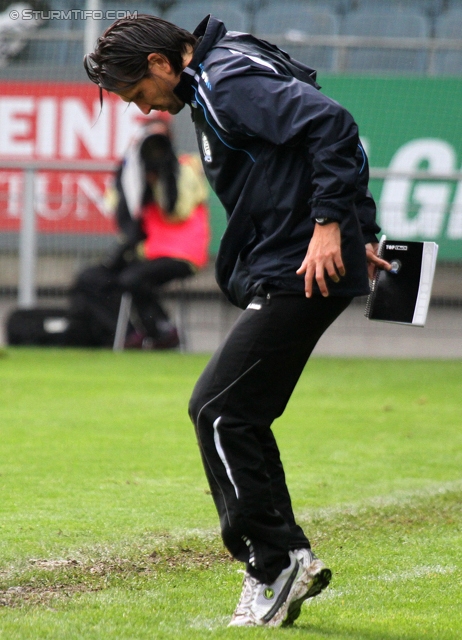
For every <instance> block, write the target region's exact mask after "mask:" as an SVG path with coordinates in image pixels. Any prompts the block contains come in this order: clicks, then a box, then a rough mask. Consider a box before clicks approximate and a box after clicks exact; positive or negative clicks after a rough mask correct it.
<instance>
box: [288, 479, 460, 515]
mask: <svg viewBox="0 0 462 640" xmlns="http://www.w3.org/2000/svg"><path fill="white" fill-rule="evenodd" d="M454 491H462V479H461V480H453V481H451V482H443V483H436V482H432V483H429V484H427V485H426V486H425V487H421V488H419V489H405V490H398V491H393V492H392V493H389V494H387V495H384V496H372V497H371V498H366V499H365V500H361V501H359V502H350V503H343V504H339V505H335V506H333V507H321V508H316V509H310V510H305V511H302V512H298V513H297V514H296V515H297V517H298V518H299V519H301V520H305V521H306V520H315V519H318V518H322V519H324V520H330V519H334V518H336V517H338V516H340V515H357V514H359V513H361V512H363V511H365V510H367V509H370V508H371V507H372V508H381V507H396V506H400V505H406V504H409V503H412V502H415V501H419V500H425V499H427V498H433V497H435V496H442V495H444V494H446V493H452V492H454Z"/></svg>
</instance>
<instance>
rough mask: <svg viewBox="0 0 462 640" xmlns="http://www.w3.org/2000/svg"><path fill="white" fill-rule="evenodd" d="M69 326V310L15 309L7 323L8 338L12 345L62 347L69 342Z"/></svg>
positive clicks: (52, 308)
mask: <svg viewBox="0 0 462 640" xmlns="http://www.w3.org/2000/svg"><path fill="white" fill-rule="evenodd" d="M69 325H70V319H69V313H68V311H67V309H61V308H54V307H50V308H36V309H15V310H14V311H12V312H11V313H10V315H9V316H8V319H7V322H6V338H7V342H8V344H10V345H37V346H46V347H62V346H65V345H66V344H67V341H68V336H67V331H68V328H69Z"/></svg>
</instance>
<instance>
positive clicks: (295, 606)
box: [283, 549, 332, 627]
mask: <svg viewBox="0 0 462 640" xmlns="http://www.w3.org/2000/svg"><path fill="white" fill-rule="evenodd" d="M293 554H294V555H295V557H296V558H297V560H298V561H299V563H300V564H301V565H303V567H304V568H305V571H306V573H307V580H308V581H307V590H306V592H305V593H304V594H303V595H302V596H301V597H300V598H298V599H295V598H294V599H293V600H292V602H291V603H290V605H289V609H288V612H287V616H286V618H285V619H284V622H283V626H284V627H286V626H288V625H290V624H293V622H294V621H295V620H296V619H297V618H298V616H299V615H300V613H301V610H302V604H303V602H304V601H305V600H308V598H314V597H315V596H317V595H319V594H320V593H321V591H323V590H324V589H325V588H326V587H327V586H328V585H329V582H330V581H331V578H332V571H331V570H330V569H328V568H327V567H326V565H325V564H324V562H323V561H322V560H319V558H317V557H316V556H315V554H314V553H313V552H312V551H311V549H295V551H294V552H293Z"/></svg>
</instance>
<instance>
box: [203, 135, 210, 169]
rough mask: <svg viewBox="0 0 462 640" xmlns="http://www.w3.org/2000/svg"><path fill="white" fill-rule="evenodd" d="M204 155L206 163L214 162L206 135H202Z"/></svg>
mask: <svg viewBox="0 0 462 640" xmlns="http://www.w3.org/2000/svg"><path fill="white" fill-rule="evenodd" d="M201 140H202V154H203V156H204V162H212V150H211V148H210V142H209V139H208V138H207V136H206V135H205V133H202V137H201Z"/></svg>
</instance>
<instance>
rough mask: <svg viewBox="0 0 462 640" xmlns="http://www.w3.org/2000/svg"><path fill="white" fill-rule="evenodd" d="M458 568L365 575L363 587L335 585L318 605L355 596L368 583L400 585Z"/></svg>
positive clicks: (418, 568)
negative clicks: (338, 586) (400, 583)
mask: <svg viewBox="0 0 462 640" xmlns="http://www.w3.org/2000/svg"><path fill="white" fill-rule="evenodd" d="M457 571H458V568H457V567H456V566H453V565H448V566H446V567H445V566H442V565H440V564H436V565H423V566H420V567H419V566H417V567H413V568H412V569H408V570H407V571H400V572H398V573H393V572H391V571H390V572H387V573H384V574H382V575H378V576H368V575H364V576H363V577H362V578H361V585H356V586H352V587H344V588H340V589H337V588H335V584H334V585H331V586H330V588H329V589H327V590H326V591H324V592H323V593H322V594H321V595H320V596H319V597H318V598H316V599H315V601H316V603H317V602H318V601H319V600H320V599H321V598H322V600H334V599H337V598H344V597H350V596H354V595H355V594H357V593H359V592H361V591H364V584H365V583H367V584H368V585H369V586H373V585H379V584H383V583H384V582H388V583H395V584H396V583H398V582H408V581H414V580H419V579H422V578H423V579H427V578H428V577H429V576H434V575H436V574H437V575H448V574H451V573H456V572H457Z"/></svg>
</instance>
